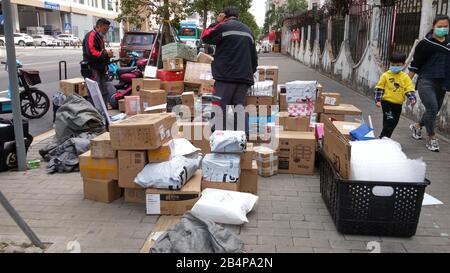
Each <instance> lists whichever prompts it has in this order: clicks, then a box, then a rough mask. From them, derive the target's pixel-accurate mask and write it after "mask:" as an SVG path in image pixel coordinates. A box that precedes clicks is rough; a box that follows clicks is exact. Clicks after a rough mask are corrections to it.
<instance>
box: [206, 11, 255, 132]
mask: <svg viewBox="0 0 450 273" xmlns="http://www.w3.org/2000/svg"><path fill="white" fill-rule="evenodd" d="M223 13H224V14H225V19H224V20H223V21H222V22H219V23H218V24H216V25H214V26H212V27H210V28H208V29H206V30H205V31H204V32H203V34H202V40H203V42H205V43H206V44H212V45H216V53H215V56H214V62H213V63H212V74H213V77H214V80H215V81H216V82H215V85H214V89H215V92H214V95H216V96H217V97H220V98H221V100H220V107H221V109H222V113H223V115H224V118H225V117H226V109H227V106H228V105H232V106H238V105H242V106H246V98H247V91H248V89H249V87H250V86H252V85H253V84H254V74H255V72H256V67H257V66H258V55H257V52H256V45H255V39H254V37H253V34H252V32H251V30H250V29H249V28H248V27H247V26H246V25H245V24H243V23H242V22H240V21H239V20H238V18H239V10H238V9H237V8H235V7H228V8H225V9H224V10H223ZM247 122H248V121H247V120H246V126H245V127H246V128H245V131H246V132H247V133H248V124H247ZM235 126H236V125H235ZM217 127H219V126H216V129H217ZM235 129H237V128H235ZM239 130H242V128H239Z"/></svg>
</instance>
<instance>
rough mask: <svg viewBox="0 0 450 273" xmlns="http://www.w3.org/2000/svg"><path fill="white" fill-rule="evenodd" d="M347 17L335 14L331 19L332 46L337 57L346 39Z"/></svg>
mask: <svg viewBox="0 0 450 273" xmlns="http://www.w3.org/2000/svg"><path fill="white" fill-rule="evenodd" d="M344 31H345V18H344V17H343V16H341V15H336V16H333V18H332V19H331V48H332V51H333V56H334V57H335V58H337V56H338V54H339V51H340V50H341V45H342V42H343V41H344Z"/></svg>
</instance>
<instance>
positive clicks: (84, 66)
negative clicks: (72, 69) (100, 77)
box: [80, 61, 92, 79]
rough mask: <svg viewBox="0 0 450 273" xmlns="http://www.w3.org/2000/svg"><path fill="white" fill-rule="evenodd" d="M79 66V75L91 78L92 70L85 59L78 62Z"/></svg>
mask: <svg viewBox="0 0 450 273" xmlns="http://www.w3.org/2000/svg"><path fill="white" fill-rule="evenodd" d="M80 67H81V76H83V78H89V79H90V78H91V77H92V70H91V68H90V66H89V62H87V61H81V62H80Z"/></svg>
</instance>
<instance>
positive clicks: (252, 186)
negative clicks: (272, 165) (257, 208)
mask: <svg viewBox="0 0 450 273" xmlns="http://www.w3.org/2000/svg"><path fill="white" fill-rule="evenodd" d="M239 180H240V184H241V185H240V189H239V190H240V191H241V192H248V193H252V194H255V195H257V194H258V165H257V163H256V161H255V160H254V161H253V162H252V168H251V169H249V170H242V171H241V177H240V179H239Z"/></svg>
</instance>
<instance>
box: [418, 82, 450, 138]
mask: <svg viewBox="0 0 450 273" xmlns="http://www.w3.org/2000/svg"><path fill="white" fill-rule="evenodd" d="M417 89H418V90H419V96H420V99H421V100H422V104H423V105H424V106H425V113H424V114H423V116H422V120H421V121H420V126H425V128H426V129H427V133H428V135H429V136H433V135H434V133H435V128H436V117H437V114H438V113H439V110H440V109H441V107H442V104H443V103H444V98H445V91H446V90H445V89H444V86H443V80H441V79H421V78H419V81H418V83H417Z"/></svg>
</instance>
